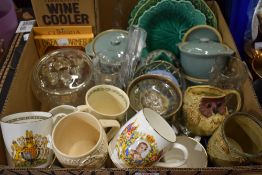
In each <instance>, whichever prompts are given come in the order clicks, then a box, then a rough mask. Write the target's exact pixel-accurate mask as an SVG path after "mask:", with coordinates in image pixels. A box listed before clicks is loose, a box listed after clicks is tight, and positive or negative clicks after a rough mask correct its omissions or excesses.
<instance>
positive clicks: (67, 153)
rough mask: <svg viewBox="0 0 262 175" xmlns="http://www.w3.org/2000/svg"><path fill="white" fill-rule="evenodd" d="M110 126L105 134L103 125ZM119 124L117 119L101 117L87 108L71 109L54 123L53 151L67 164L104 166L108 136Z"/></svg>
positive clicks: (71, 165) (90, 166) (59, 159)
mask: <svg viewBox="0 0 262 175" xmlns="http://www.w3.org/2000/svg"><path fill="white" fill-rule="evenodd" d="M109 127H111V129H110V131H109V132H108V133H107V134H106V133H105V130H104V128H109ZM119 128H120V124H119V123H118V122H117V121H116V120H98V119H96V117H94V116H93V115H91V114H89V113H85V112H74V113H71V114H69V115H67V116H64V117H63V118H61V119H60V120H59V121H58V122H57V123H56V125H55V126H54V129H53V132H52V146H53V151H54V152H55V155H56V157H57V159H58V161H59V162H60V163H61V164H62V165H63V166H64V167H85V168H101V167H102V166H103V165H104V163H105V160H106V158H107V155H108V140H111V138H113V136H114V135H115V134H116V133H117V131H118V130H119Z"/></svg>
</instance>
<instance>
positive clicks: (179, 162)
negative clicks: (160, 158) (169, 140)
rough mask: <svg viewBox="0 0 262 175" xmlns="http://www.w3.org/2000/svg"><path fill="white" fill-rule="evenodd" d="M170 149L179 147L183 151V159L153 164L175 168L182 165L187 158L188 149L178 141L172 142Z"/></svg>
mask: <svg viewBox="0 0 262 175" xmlns="http://www.w3.org/2000/svg"><path fill="white" fill-rule="evenodd" d="M171 149H179V150H181V151H182V152H183V160H174V161H172V162H171V161H170V162H157V163H156V164H155V165H154V166H157V167H162V168H176V167H180V166H182V165H184V164H185V163H186V161H187V159H188V150H187V148H186V147H185V146H184V145H182V144H180V143H174V145H173V147H172V148H171Z"/></svg>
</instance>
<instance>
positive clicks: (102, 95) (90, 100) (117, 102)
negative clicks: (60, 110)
mask: <svg viewBox="0 0 262 175" xmlns="http://www.w3.org/2000/svg"><path fill="white" fill-rule="evenodd" d="M85 101H86V104H85V105H81V106H78V107H77V108H78V110H80V111H83V112H88V113H91V114H92V115H94V116H95V117H96V118H98V119H113V120H114V119H117V120H119V121H121V120H122V119H123V118H124V116H125V114H126V112H127V110H128V108H129V104H130V102H129V98H128V96H127V94H126V93H125V92H124V91H123V90H121V89H120V88H118V87H115V86H112V85H97V86H94V87H92V88H91V89H89V90H88V91H87V93H86V97H85Z"/></svg>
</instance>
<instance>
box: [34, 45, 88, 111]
mask: <svg viewBox="0 0 262 175" xmlns="http://www.w3.org/2000/svg"><path fill="white" fill-rule="evenodd" d="M92 72H93V66H92V62H91V59H90V57H89V56H87V55H86V54H85V53H84V52H83V51H80V50H77V49H71V48H67V49H58V50H55V51H52V52H49V53H48V54H46V55H44V56H43V57H42V58H41V59H40V60H39V62H38V63H37V65H36V66H35V67H34V69H33V73H32V90H33V93H34V95H35V96H36V98H37V99H38V100H39V101H40V102H42V105H44V106H47V107H48V108H52V107H54V106H58V105H62V104H67V105H73V106H77V105H80V104H84V97H85V93H86V91H87V89H88V88H89V87H90V85H91V79H92Z"/></svg>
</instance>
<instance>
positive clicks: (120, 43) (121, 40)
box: [92, 29, 128, 54]
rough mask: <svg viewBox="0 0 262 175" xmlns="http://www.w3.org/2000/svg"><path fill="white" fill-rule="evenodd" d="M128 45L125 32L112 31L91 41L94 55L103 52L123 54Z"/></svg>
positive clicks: (101, 34) (103, 33)
mask: <svg viewBox="0 0 262 175" xmlns="http://www.w3.org/2000/svg"><path fill="white" fill-rule="evenodd" d="M127 45H128V32H127V31H126V30H118V29H112V30H107V31H104V32H102V33H100V34H99V35H97V36H96V37H95V39H94V41H93V46H92V47H93V52H94V54H97V53H100V52H103V51H105V50H110V51H115V52H118V53H121V54H123V53H124V52H125V51H126V49H127Z"/></svg>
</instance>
